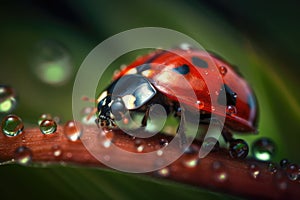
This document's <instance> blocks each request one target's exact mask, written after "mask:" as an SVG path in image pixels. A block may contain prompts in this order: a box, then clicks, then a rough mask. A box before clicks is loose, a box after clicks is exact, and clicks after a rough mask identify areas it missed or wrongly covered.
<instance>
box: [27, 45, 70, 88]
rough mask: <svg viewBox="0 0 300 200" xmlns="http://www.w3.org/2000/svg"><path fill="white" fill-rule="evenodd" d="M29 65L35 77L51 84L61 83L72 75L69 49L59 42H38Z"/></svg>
mask: <svg viewBox="0 0 300 200" xmlns="http://www.w3.org/2000/svg"><path fill="white" fill-rule="evenodd" d="M33 53H34V54H33V58H32V63H31V66H32V68H33V71H34V73H35V74H36V76H37V78H39V79H40V80H41V81H43V82H45V83H47V84H51V85H62V84H64V83H66V82H67V81H68V80H69V79H70V77H71V75H72V68H73V66H72V61H71V56H70V53H69V51H68V50H67V49H66V48H65V47H64V46H63V45H62V44H60V43H59V42H57V41H53V40H46V41H41V42H39V43H38V44H37V45H36V47H35V51H34V52H33Z"/></svg>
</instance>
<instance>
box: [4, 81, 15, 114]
mask: <svg viewBox="0 0 300 200" xmlns="http://www.w3.org/2000/svg"><path fill="white" fill-rule="evenodd" d="M16 106H17V100H16V92H15V90H14V89H13V88H12V87H10V86H7V85H0V113H11V112H12V111H13V110H14V109H15V108H16Z"/></svg>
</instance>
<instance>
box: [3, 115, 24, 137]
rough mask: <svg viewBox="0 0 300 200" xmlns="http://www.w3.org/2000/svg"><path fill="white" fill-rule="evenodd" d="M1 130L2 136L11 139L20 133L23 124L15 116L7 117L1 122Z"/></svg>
mask: <svg viewBox="0 0 300 200" xmlns="http://www.w3.org/2000/svg"><path fill="white" fill-rule="evenodd" d="M1 129H2V132H3V134H4V135H6V136H9V137H13V136H17V135H19V134H20V133H22V131H23V129H24V124H23V122H22V119H21V118H20V117H18V116H17V115H7V116H6V117H4V118H3V120H2V124H1Z"/></svg>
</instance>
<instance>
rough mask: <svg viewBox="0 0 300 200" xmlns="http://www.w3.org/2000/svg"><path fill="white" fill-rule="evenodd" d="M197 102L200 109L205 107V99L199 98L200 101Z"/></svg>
mask: <svg viewBox="0 0 300 200" xmlns="http://www.w3.org/2000/svg"><path fill="white" fill-rule="evenodd" d="M196 104H197V105H198V108H199V109H202V108H204V102H203V101H199V100H198V101H197V102H196Z"/></svg>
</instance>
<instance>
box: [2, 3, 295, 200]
mask: <svg viewBox="0 0 300 200" xmlns="http://www.w3.org/2000/svg"><path fill="white" fill-rule="evenodd" d="M298 10H299V4H298V3H297V2H296V1H295V2H293V1H285V3H283V2H280V3H278V4H277V3H276V2H272V3H271V4H270V3H266V2H262V1H258V0H253V1H230V2H228V1H225V0H221V1H217V0H211V1H196V0H195V1H193V0H187V1H171V0H166V1H159V0H153V1H72V0H65V1H59V2H54V1H53V2H52V1H22V2H14V1H1V6H0V17H1V20H0V83H1V84H8V85H11V86H12V87H13V88H15V90H16V92H17V94H18V98H19V103H18V106H17V109H16V110H15V111H14V113H16V114H17V115H19V116H20V117H21V118H22V119H23V120H24V122H25V123H26V125H27V126H30V125H31V124H35V123H36V121H37V119H38V117H39V116H40V115H41V114H42V113H51V114H52V115H53V116H59V117H60V118H61V120H62V122H64V121H66V120H69V119H71V118H72V110H71V106H72V103H71V102H72V99H71V95H72V87H73V80H74V77H75V75H76V71H77V69H78V68H79V67H80V64H81V63H82V61H83V59H84V58H85V56H86V55H87V54H88V53H89V52H90V51H91V50H92V49H93V48H94V47H95V46H96V45H97V44H99V43H100V42H101V41H103V40H105V39H106V38H108V37H110V36H112V35H114V34H117V33H119V32H121V31H125V30H128V29H131V28H137V27H144V26H155V27H165V28H170V29H174V30H177V31H180V32H182V33H184V34H187V35H189V36H190V37H192V38H194V39H195V40H197V41H198V42H199V43H200V44H202V45H203V46H204V47H205V48H206V49H207V50H211V51H213V52H216V53H218V54H219V55H221V56H222V57H224V58H225V59H226V60H228V61H229V62H231V63H233V64H235V65H237V66H238V68H239V70H240V71H241V73H242V74H243V75H244V76H245V78H246V79H247V80H248V82H249V83H250V84H251V85H252V87H253V89H254V91H255V92H256V94H257V98H258V101H259V105H260V113H261V115H260V126H259V130H260V133H259V134H260V136H266V137H269V138H272V139H273V140H274V141H275V143H276V145H277V152H276V155H275V158H274V160H275V161H279V160H280V159H281V158H284V157H286V158H289V159H290V160H291V161H293V162H297V163H300V157H299V155H298V152H299V151H300V145H299V128H300V124H299V120H300V105H299V100H300V93H299V92H298V86H299V83H300V81H299V79H298V76H299V75H300V67H299V61H298V59H299V56H300V51H299V50H298V45H299V44H300V38H299V35H300V26H299V19H300V13H299V11H298ZM45 44H46V45H45ZM45 46H46V47H45ZM47 56H48V57H47ZM53 58H54V60H56V62H54V63H50V64H49V63H47V65H43V64H45V60H47V59H53ZM133 59H134V58H132V60H133ZM48 64H49V65H48ZM41 65H43V67H41ZM99 67H101V66H99ZM53 77H56V78H53ZM108 83H109V80H107V84H108ZM260 136H257V135H256V136H245V137H244V138H245V139H246V140H247V141H248V142H249V143H251V141H253V140H254V139H256V138H257V137H260ZM0 177H1V179H2V181H1V182H0V188H1V189H0V191H1V199H8V198H10V199H15V198H28V199H53V198H58V199H62V198H63V199H86V198H89V199H138V198H143V199H154V198H159V199H161V198H178V197H179V198H181V199H183V198H184V199H194V198H202V199H223V198H229V199H231V198H234V197H230V196H224V195H221V194H218V193H212V192H209V191H206V190H204V189H202V190H201V189H196V188H193V187H189V186H183V185H179V184H174V183H169V182H165V181H157V180H153V179H150V178H144V177H140V176H137V175H130V174H124V173H118V172H111V171H109V170H99V169H90V168H81V167H79V168H78V167H63V166H49V167H46V168H33V167H20V166H16V165H9V166H1V167H0Z"/></svg>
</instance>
